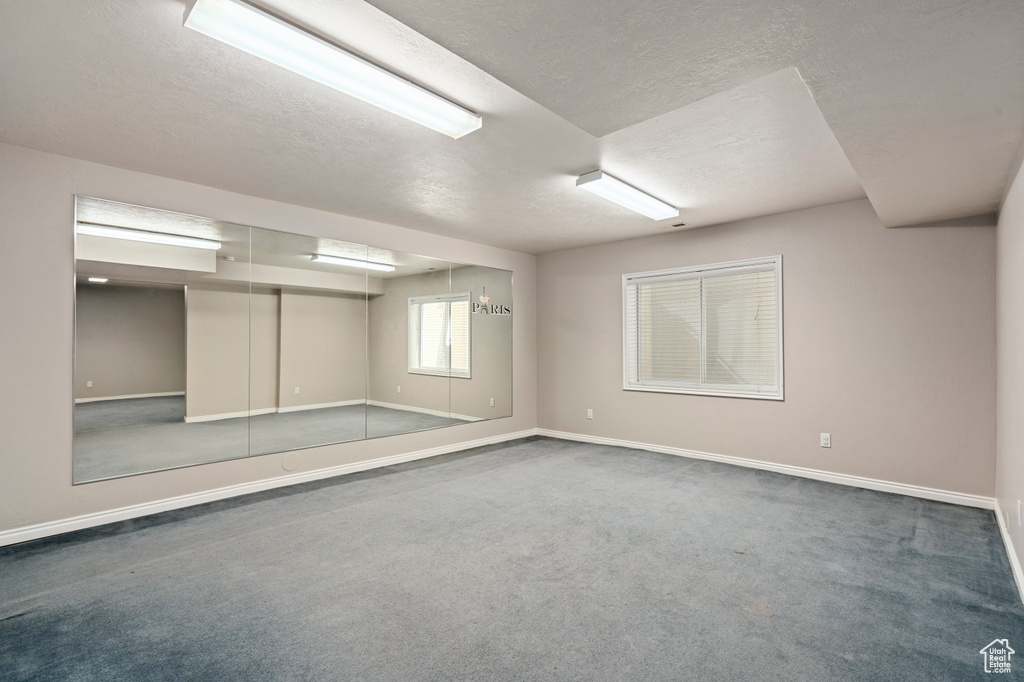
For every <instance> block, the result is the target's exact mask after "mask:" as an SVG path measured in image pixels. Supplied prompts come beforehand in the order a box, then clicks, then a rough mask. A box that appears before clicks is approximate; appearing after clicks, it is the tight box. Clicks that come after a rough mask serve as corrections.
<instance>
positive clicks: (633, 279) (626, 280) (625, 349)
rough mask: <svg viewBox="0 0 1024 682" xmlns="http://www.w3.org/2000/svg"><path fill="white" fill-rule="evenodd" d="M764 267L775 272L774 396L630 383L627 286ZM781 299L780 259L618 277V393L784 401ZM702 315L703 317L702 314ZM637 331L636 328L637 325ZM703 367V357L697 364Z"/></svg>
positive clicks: (738, 272)
mask: <svg viewBox="0 0 1024 682" xmlns="http://www.w3.org/2000/svg"><path fill="white" fill-rule="evenodd" d="M765 265H771V266H772V267H773V269H774V271H775V305H776V310H777V315H778V318H777V321H778V324H777V344H778V346H777V363H776V366H775V367H776V377H777V382H778V391H777V392H775V393H746V392H739V391H730V390H728V389H727V388H714V387H713V385H712V387H709V388H703V387H694V386H687V385H680V386H669V385H655V386H650V385H643V384H636V383H631V382H630V376H629V357H628V353H629V341H630V339H629V327H630V321H629V300H628V296H629V293H628V292H629V285H630V284H636V283H638V282H637V280H648V281H654V280H657V279H677V278H678V279H697V278H700V277H703V276H705V274H707V273H718V274H723V273H721V271H723V270H735V271H736V272H735V274H740V273H741V272H743V271H744V270H751V269H753V268H757V267H763V266H765ZM782 305H783V295H782V255H781V254H779V255H775V256H767V257H764V258H748V259H744V260H734V261H726V262H723V263H712V264H709V265H694V266H687V267H681V268H668V269H665V270H650V271H647V272H633V273H628V274H625V275H623V276H622V389H623V390H624V391H642V392H644V393H676V394H683V395H705V396H717V397H722V398H752V399H754V400H784V399H785V383H784V381H783V378H784V377H785V373H784V371H783V356H784V355H785V351H784V344H783V327H784V326H785V325H784V324H783V320H784V319H785V318H784V315H783V308H782ZM702 314H703V313H702ZM637 328H639V325H637ZM636 345H637V351H638V352H639V344H636ZM706 352H707V348H706V346H705V340H704V338H701V341H700V354H701V356H704V354H705V353H706ZM701 362H702V364H703V357H702V360H701ZM637 366H638V367H639V363H638V364H637Z"/></svg>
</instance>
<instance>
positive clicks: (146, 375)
mask: <svg viewBox="0 0 1024 682" xmlns="http://www.w3.org/2000/svg"><path fill="white" fill-rule="evenodd" d="M75 228H76V229H75V233H76V236H75V266H76V275H75V290H76V293H75V377H74V393H75V407H74V460H73V464H74V466H73V471H74V483H76V484H77V483H86V482H90V481H99V480H104V479H109V478H116V477H119V476H128V475H133V474H140V473H146V472H152V471H161V470H164V469H172V468H176V467H183V466H192V465H195V464H204V463H209V462H216V461H221V460H226V459H234V458H238V457H248V456H255V455H265V454H270V453H276V452H285V451H289V450H297V449H301V448H308V447H314V446H318V445H326V444H330V443H343V442H347V441H355V440H361V439H364V438H377V437H382V436H391V435H396V434H401V433H409V432H411V431H421V430H424V429H434V428H438V427H444V426H452V425H457V424H463V423H466V422H470V421H479V420H482V419H493V418H498V417H509V416H511V415H512V273H511V272H509V271H507V270H499V269H495V268H488V267H482V266H478V265H470V264H465V263H454V262H450V261H446V260H438V259H436V258H428V257H425V256H417V255H413V254H408V253H400V252H396V251H389V250H384V249H378V248H374V247H371V246H366V245H362V244H352V243H347V242H341V241H336V240H330V239H322V238H316V237H308V236H303V235H300V234H292V233H287V232H280V231H275V230H267V229H263V228H258V227H250V226H247V225H236V224H232V223H226V222H223V221H217V220H211V219H207V218H201V217H197V216H191V215H184V214H180V213H172V212H168V211H162V210H157V209H152V208H146V207H141V206H133V205H128V204H123V203H118V202H113V201H107V200H103V199H95V198H90V197H76V199H75ZM296 229H297V230H298V231H301V226H296Z"/></svg>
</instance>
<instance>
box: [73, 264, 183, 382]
mask: <svg viewBox="0 0 1024 682" xmlns="http://www.w3.org/2000/svg"><path fill="white" fill-rule="evenodd" d="M75 321H76V329H77V335H78V336H77V339H76V346H75V363H76V367H77V372H76V376H75V398H76V399H90V398H106V397H112V396H128V395H144V394H149V393H176V392H181V391H184V390H185V293H184V290H183V289H182V288H181V287H177V288H167V287H155V288H154V287H142V286H116V285H114V284H88V283H84V282H79V283H78V297H77V304H76V310H75ZM89 381H91V382H92V387H91V388H90V387H88V386H87V382H89Z"/></svg>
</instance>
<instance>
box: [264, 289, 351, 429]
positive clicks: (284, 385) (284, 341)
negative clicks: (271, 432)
mask: <svg viewBox="0 0 1024 682" xmlns="http://www.w3.org/2000/svg"><path fill="white" fill-rule="evenodd" d="M280 384H281V386H280V391H281V393H280V399H279V402H278V405H279V407H281V409H285V410H286V409H289V408H298V407H302V406H305V405H324V404H329V403H338V402H349V401H354V400H364V399H365V398H366V297H365V296H354V295H335V294H326V293H324V294H320V293H300V292H291V291H282V292H281V380H280ZM296 387H298V388H299V389H300V392H299V394H298V395H296V394H295V388H296Z"/></svg>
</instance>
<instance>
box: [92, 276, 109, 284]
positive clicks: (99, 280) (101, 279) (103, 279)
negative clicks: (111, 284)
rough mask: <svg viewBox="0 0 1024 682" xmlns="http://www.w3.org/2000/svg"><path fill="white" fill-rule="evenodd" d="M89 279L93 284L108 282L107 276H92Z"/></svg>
mask: <svg viewBox="0 0 1024 682" xmlns="http://www.w3.org/2000/svg"><path fill="white" fill-rule="evenodd" d="M89 281H90V282H92V283H93V284H106V283H107V278H106V277H90V278H89Z"/></svg>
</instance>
